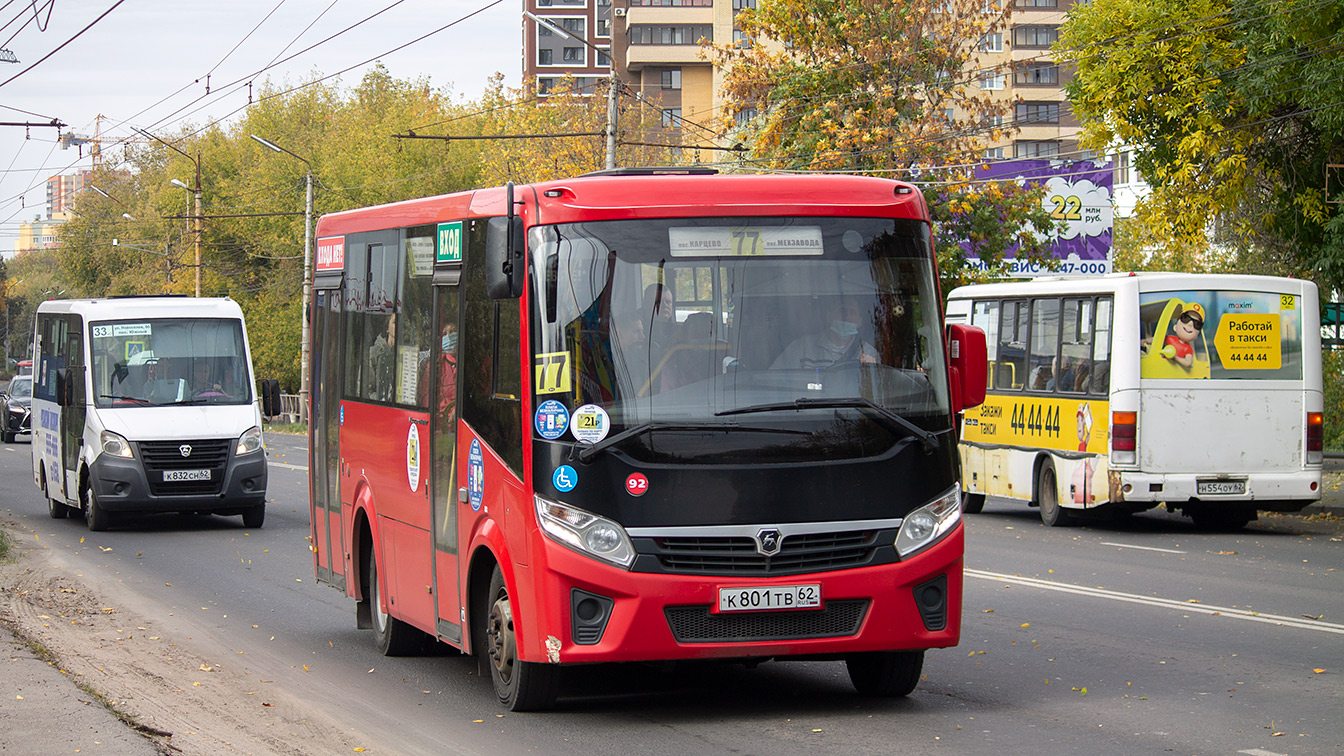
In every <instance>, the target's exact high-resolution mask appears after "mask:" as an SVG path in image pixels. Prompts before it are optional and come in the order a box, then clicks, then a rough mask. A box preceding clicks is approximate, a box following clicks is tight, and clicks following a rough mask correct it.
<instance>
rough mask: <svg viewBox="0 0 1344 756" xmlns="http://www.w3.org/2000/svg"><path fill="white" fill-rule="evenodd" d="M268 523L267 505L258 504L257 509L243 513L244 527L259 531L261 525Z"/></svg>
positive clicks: (253, 508)
mask: <svg viewBox="0 0 1344 756" xmlns="http://www.w3.org/2000/svg"><path fill="white" fill-rule="evenodd" d="M263 522H266V505H265V504H258V505H257V506H255V507H252V508H251V509H249V510H247V511H245V512H243V527H245V528H251V529H252V530H257V529H259V528H260V527H261V524H262V523H263Z"/></svg>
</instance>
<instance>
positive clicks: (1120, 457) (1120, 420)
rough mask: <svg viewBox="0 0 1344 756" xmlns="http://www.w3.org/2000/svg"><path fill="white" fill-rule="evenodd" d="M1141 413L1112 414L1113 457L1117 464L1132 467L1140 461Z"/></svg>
mask: <svg viewBox="0 0 1344 756" xmlns="http://www.w3.org/2000/svg"><path fill="white" fill-rule="evenodd" d="M1138 431H1139V413H1137V412H1112V413H1111V456H1112V461H1113V462H1116V463H1117V464H1129V465H1132V464H1134V463H1135V462H1136V461H1137V460H1138V453H1137V452H1138V435H1139V433H1138Z"/></svg>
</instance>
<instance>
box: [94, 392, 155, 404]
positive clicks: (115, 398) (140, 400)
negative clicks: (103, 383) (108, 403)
mask: <svg viewBox="0 0 1344 756" xmlns="http://www.w3.org/2000/svg"><path fill="white" fill-rule="evenodd" d="M98 398H99V400H113V401H124V402H136V404H142V405H146V404H149V400H146V398H141V397H126V395H122V394H98Z"/></svg>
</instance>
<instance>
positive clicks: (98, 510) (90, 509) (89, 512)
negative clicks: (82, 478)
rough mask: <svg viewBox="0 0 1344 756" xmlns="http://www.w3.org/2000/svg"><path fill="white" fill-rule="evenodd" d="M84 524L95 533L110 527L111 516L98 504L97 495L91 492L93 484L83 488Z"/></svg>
mask: <svg viewBox="0 0 1344 756" xmlns="http://www.w3.org/2000/svg"><path fill="white" fill-rule="evenodd" d="M83 493H84V522H85V524H87V525H88V526H89V530H92V531H93V532H95V533H98V532H101V531H104V530H107V529H108V528H109V527H111V525H112V514H111V513H110V512H108V511H107V510H106V509H103V505H101V504H99V503H98V495H97V494H95V493H94V492H93V483H89V484H88V485H86V486H84V492H83Z"/></svg>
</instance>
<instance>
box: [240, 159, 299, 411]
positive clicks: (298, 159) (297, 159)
mask: <svg viewBox="0 0 1344 756" xmlns="http://www.w3.org/2000/svg"><path fill="white" fill-rule="evenodd" d="M251 136H252V138H253V139H255V140H257V142H258V143H259V144H261V145H262V146H263V147H265V148H266V149H268V150H270V151H272V152H283V153H285V154H286V155H289V156H290V157H292V158H294V159H296V160H302V161H303V164H304V165H306V166H307V167H308V176H307V184H306V186H307V190H306V192H305V197H304V203H303V311H302V313H301V316H302V318H303V323H302V326H301V328H300V331H299V334H300V336H299V422H300V423H301V424H303V425H307V424H308V386H309V380H310V379H309V377H308V355H309V352H310V350H311V344H312V334H311V333H310V332H309V330H308V302H309V300H310V299H311V298H312V294H313V244H312V240H313V164H312V163H310V162H308V161H307V160H306V159H304V158H301V157H299V156H298V155H295V154H294V153H292V152H290V151H289V150H287V149H285V148H284V147H281V146H280V145H278V144H276V143H275V142H272V141H270V140H269V139H262V138H261V137H259V136H257V135H256V134H252V135H251Z"/></svg>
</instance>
